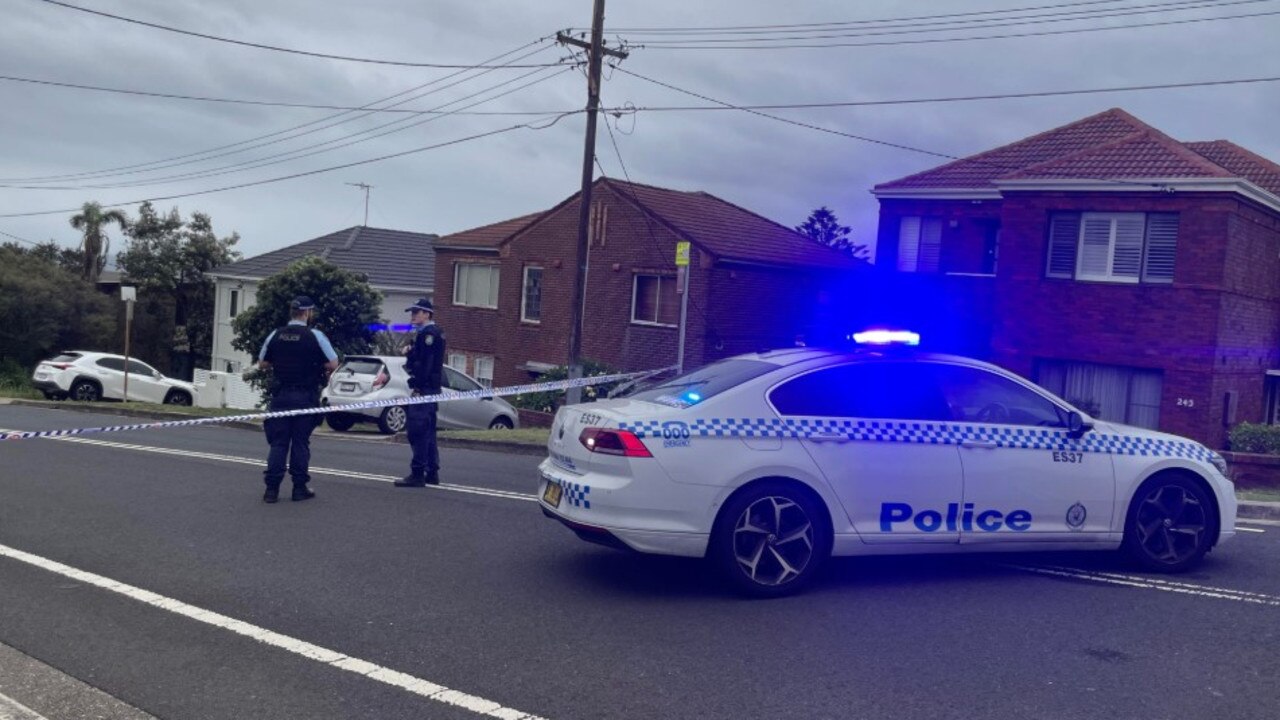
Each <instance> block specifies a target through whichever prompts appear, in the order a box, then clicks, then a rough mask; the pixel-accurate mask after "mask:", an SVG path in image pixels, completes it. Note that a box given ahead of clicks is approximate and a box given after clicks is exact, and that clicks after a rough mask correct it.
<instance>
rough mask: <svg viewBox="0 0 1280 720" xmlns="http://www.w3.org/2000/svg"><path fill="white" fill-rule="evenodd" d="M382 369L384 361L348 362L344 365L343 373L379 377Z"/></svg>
mask: <svg viewBox="0 0 1280 720" xmlns="http://www.w3.org/2000/svg"><path fill="white" fill-rule="evenodd" d="M381 369H382V361H380V360H365V359H359V360H348V361H346V362H345V363H343V365H342V371H345V372H351V373H354V374H356V375H377V374H378V371H379V370H381Z"/></svg>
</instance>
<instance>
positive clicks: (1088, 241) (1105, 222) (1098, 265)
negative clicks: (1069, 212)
mask: <svg viewBox="0 0 1280 720" xmlns="http://www.w3.org/2000/svg"><path fill="white" fill-rule="evenodd" d="M1082 224H1083V226H1084V227H1083V229H1082V230H1081V232H1080V257H1079V276H1080V277H1081V278H1086V279H1090V280H1106V279H1107V276H1108V272H1107V271H1108V270H1109V269H1110V265H1111V218H1109V217H1090V216H1085V217H1084V219H1083V221H1082Z"/></svg>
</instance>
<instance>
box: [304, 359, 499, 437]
mask: <svg viewBox="0 0 1280 720" xmlns="http://www.w3.org/2000/svg"><path fill="white" fill-rule="evenodd" d="M483 389H484V388H483V386H481V385H480V383H478V382H476V381H475V380H474V379H473V378H471V377H470V376H468V375H465V374H463V373H460V372H458V371H457V370H454V369H453V368H451V367H445V369H444V392H446V393H448V392H450V391H453V392H465V391H468V390H483ZM409 395H410V392H409V374H408V372H406V371H405V369H404V358H403V357H397V356H381V355H349V356H347V358H346V359H345V360H344V361H343V362H342V364H341V365H340V366H338V369H337V370H335V371H334V372H333V375H331V376H330V377H329V385H328V386H327V387H325V389H324V391H323V392H322V393H321V394H320V404H321V405H347V404H351V403H360V402H372V401H375V400H391V399H394V398H404V397H409ZM439 408H440V410H439V415H438V416H437V418H438V423H439V427H440V428H453V429H468V430H476V429H479V430H485V429H487V430H510V429H512V428H515V427H517V426H518V425H519V419H518V418H519V413H517V412H516V409H515V408H514V407H512V406H511V404H510V403H508V402H507V401H506V400H503V399H502V398H497V397H487V398H483V399H480V400H474V399H472V400H450V401H448V402H442V403H440V405H439ZM405 420H406V416H405V411H404V406H403V405H393V406H391V407H387V408H366V409H361V410H355V411H353V412H349V413H340V412H332V413H328V414H326V415H325V422H326V423H327V424H328V425H329V427H330V428H332V429H334V430H337V431H338V432H344V431H346V430H350V429H351V427H352V426H353V425H355V424H356V423H358V422H372V423H377V424H378V430H380V431H382V432H383V433H385V434H387V435H392V434H395V433H398V432H401V431H403V430H404V426H405Z"/></svg>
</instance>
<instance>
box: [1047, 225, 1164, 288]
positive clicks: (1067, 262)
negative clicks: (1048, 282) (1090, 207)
mask: <svg viewBox="0 0 1280 720" xmlns="http://www.w3.org/2000/svg"><path fill="white" fill-rule="evenodd" d="M1177 250H1178V216H1177V214H1175V213H1055V214H1054V215H1053V216H1052V217H1051V219H1050V222H1049V257H1048V264H1047V266H1046V268H1045V275H1046V276H1048V277H1054V278H1071V279H1076V280H1093V281H1100V282H1119V283H1137V282H1145V283H1170V282H1173V263H1174V258H1175V256H1176V255H1177Z"/></svg>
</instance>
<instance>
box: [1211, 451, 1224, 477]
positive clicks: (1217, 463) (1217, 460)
mask: <svg viewBox="0 0 1280 720" xmlns="http://www.w3.org/2000/svg"><path fill="white" fill-rule="evenodd" d="M1209 463H1210V464H1211V465H1213V466H1214V467H1215V468H1217V469H1218V472H1220V473H1222V476H1223V477H1227V461H1226V459H1224V458H1223V457H1222V456H1221V455H1219V454H1218V453H1216V452H1211V453H1209Z"/></svg>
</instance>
